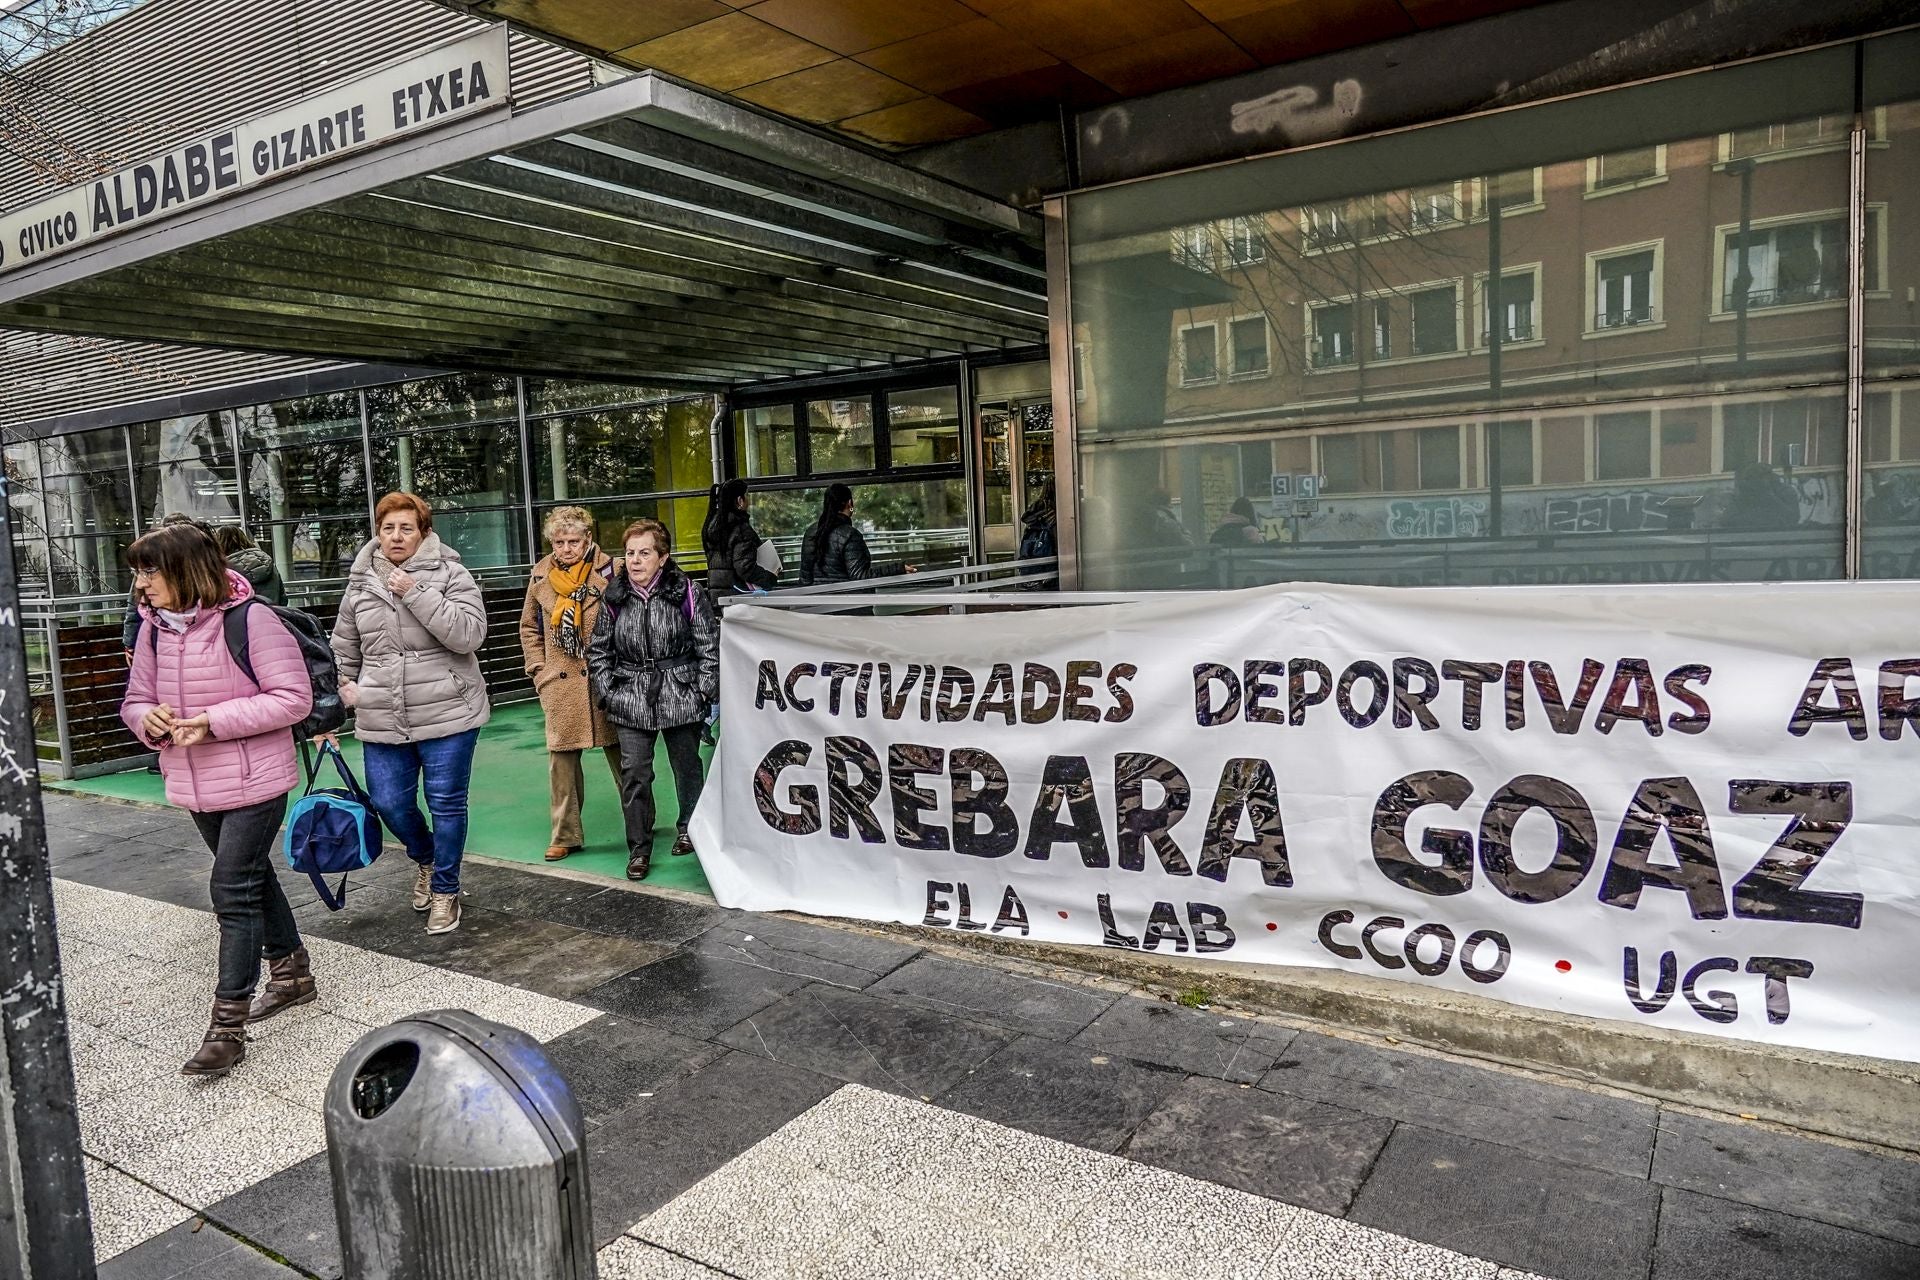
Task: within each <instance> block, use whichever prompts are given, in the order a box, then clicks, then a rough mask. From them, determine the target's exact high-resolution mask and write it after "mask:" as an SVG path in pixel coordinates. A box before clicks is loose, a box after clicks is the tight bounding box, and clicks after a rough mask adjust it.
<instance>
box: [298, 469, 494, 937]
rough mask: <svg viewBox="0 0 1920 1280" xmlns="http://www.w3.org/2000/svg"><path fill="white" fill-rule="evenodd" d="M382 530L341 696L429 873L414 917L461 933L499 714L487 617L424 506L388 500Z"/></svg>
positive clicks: (390, 821) (390, 807)
mask: <svg viewBox="0 0 1920 1280" xmlns="http://www.w3.org/2000/svg"><path fill="white" fill-rule="evenodd" d="M373 529H374V534H373V541H371V542H369V543H368V544H367V545H366V546H364V547H362V548H361V549H360V554H359V555H357V556H355V557H354V559H353V568H352V569H351V570H350V571H349V573H348V577H347V591H346V594H345V595H344V596H342V597H341V600H340V616H339V618H338V620H337V621H336V622H335V623H334V626H333V656H334V657H335V658H337V659H338V660H339V662H340V695H341V697H342V699H344V700H345V701H346V703H347V705H348V706H351V707H352V708H353V709H354V736H356V737H358V738H359V739H360V745H361V758H362V760H363V761H364V762H365V768H366V775H367V794H368V795H369V796H370V797H371V798H372V800H373V806H374V808H376V809H378V810H379V811H380V818H381V820H382V821H383V822H385V823H386V824H387V830H389V831H391V832H393V834H394V835H395V836H396V837H398V839H399V841H400V843H401V844H403V845H405V846H406V847H407V856H408V857H410V858H412V859H413V860H414V861H415V862H416V863H418V864H419V865H420V870H419V874H418V875H417V876H415V878H414V882H413V909H414V910H415V911H424V912H426V913H427V932H428V933H448V932H451V931H452V930H454V929H456V928H458V927H459V926H460V859H461V855H462V854H464V853H465V852H466V847H467V784H468V782H469V781H470V780H471V778H472V776H473V748H474V745H475V743H477V742H478V741H479V739H480V726H481V725H483V724H485V723H486V722H487V719H488V717H489V716H491V715H492V714H493V713H492V710H491V708H490V707H489V706H488V703H487V683H486V680H485V679H484V678H483V677H482V676H481V674H480V660H479V658H478V657H476V656H475V655H476V654H477V653H478V652H479V649H480V645H481V643H482V642H484V641H485V640H486V638H487V608H486V603H485V601H484V600H482V599H481V596H480V584H479V583H477V582H475V581H474V580H473V575H472V574H471V573H468V572H467V568H466V566H465V565H463V564H461V563H460V553H459V552H457V551H455V550H454V549H453V548H452V547H449V546H447V545H446V544H445V543H443V542H441V541H440V539H439V537H438V536H436V535H435V533H434V532H433V508H432V507H429V506H428V505H427V504H426V503H425V502H423V501H421V500H420V498H418V497H417V496H415V495H414V494H411V493H390V494H388V495H387V496H386V497H384V498H382V499H380V505H379V506H377V507H375V508H374V517H373ZM421 790H424V791H425V792H426V796H427V812H428V813H431V814H432V815H433V825H432V826H431V827H429V826H428V825H427V819H426V818H425V817H424V816H422V814H421V812H420V805H419V801H418V798H417V793H418V792H419V791H421Z"/></svg>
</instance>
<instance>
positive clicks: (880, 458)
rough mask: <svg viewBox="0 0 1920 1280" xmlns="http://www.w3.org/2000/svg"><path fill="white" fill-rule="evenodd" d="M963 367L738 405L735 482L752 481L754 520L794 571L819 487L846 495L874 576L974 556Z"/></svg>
mask: <svg viewBox="0 0 1920 1280" xmlns="http://www.w3.org/2000/svg"><path fill="white" fill-rule="evenodd" d="M960 403H961V401H960V384H959V374H958V370H953V371H951V372H945V373H940V372H935V371H929V372H927V373H925V374H922V375H921V376H919V377H917V378H915V379H913V380H911V381H901V380H898V379H895V380H893V381H890V382H889V383H887V384H885V385H881V386H877V387H876V386H872V385H870V384H869V385H866V386H861V387H858V388H847V389H836V390H833V391H829V392H820V391H813V392H795V393H791V394H785V393H783V394H780V395H778V396H777V397H775V396H768V395H763V394H757V395H754V396H752V397H742V399H741V401H740V403H739V405H738V406H737V407H736V409H735V411H734V415H733V435H732V439H731V441H729V447H730V449H731V451H732V457H731V466H730V474H734V475H744V476H748V477H750V478H753V479H754V480H755V481H757V483H756V484H755V485H754V496H753V522H754V527H755V528H756V529H758V530H759V531H760V533H761V534H762V535H764V536H766V537H768V538H771V539H773V541H774V544H775V546H776V547H777V548H778V549H779V551H780V555H781V559H782V561H783V562H784V563H785V565H786V567H787V569H788V570H789V571H790V572H791V573H795V574H797V572H798V568H799V558H800V546H801V542H802V539H803V538H804V537H805V535H806V531H807V529H808V528H810V527H811V526H812V525H813V523H814V521H816V520H818V519H819V518H820V510H821V507H822V505H823V502H824V499H825V493H826V488H827V486H828V485H829V484H832V483H834V482H836V481H838V482H840V483H842V484H845V485H847V486H848V487H849V488H851V489H852V490H853V501H854V509H853V518H854V522H855V523H856V524H858V525H859V526H860V527H861V529H862V531H863V532H864V534H865V536H866V539H867V546H868V549H869V550H870V551H871V552H872V554H873V561H874V572H875V574H886V573H894V572H899V571H900V570H901V569H903V568H905V567H906V566H908V565H911V566H913V567H914V568H927V567H934V568H939V567H945V566H949V565H957V564H962V563H965V562H966V561H967V559H968V556H969V554H970V548H971V539H972V535H971V531H970V522H969V518H968V496H967V485H966V463H965V460H964V459H963V457H962V450H963V448H964V447H965V441H966V439H967V433H965V432H963V431H962V430H961V408H960Z"/></svg>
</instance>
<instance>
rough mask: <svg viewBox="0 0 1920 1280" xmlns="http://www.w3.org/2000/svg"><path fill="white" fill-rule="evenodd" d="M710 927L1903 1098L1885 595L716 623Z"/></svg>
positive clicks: (1536, 594) (1906, 949) (1682, 592)
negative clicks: (1486, 1012) (1546, 1017)
mask: <svg viewBox="0 0 1920 1280" xmlns="http://www.w3.org/2000/svg"><path fill="white" fill-rule="evenodd" d="M721 637H722V639H721V643H722V655H721V666H722V679H721V688H722V690H723V693H722V698H723V703H722V706H723V721H722V723H723V724H724V725H725V732H724V733H723V734H722V735H721V740H720V748H719V751H718V753H717V755H716V756H715V759H714V765H713V773H712V780H711V781H710V782H709V784H708V787H707V790H706V793H705V796H704V798H703V799H702V802H701V806H700V809H699V811H698V813H697V814H696V815H695V818H694V823H693V835H694V839H695V842H696V844H697V845H698V848H699V850H700V859H701V863H702V865H703V866H704V867H705V869H706V874H707V878H708V880H709V882H710V883H711V884H712V886H713V889H714V892H715V894H716V896H717V897H718V898H719V900H720V902H721V903H722V905H725V906H729V907H742V908H747V909H750V910H758V911H776V910H795V911H805V912H811V913H814V914H817V915H829V916H849V917H854V918H859V919H869V920H889V921H903V922H909V923H914V924H925V925H928V926H933V927H939V928H949V929H956V930H962V931H970V932H978V933H982V934H986V935H989V936H997V937H1001V938H1026V939H1031V940H1034V941H1043V942H1055V943H1073V944H1081V945H1085V946H1096V947H1097V946H1105V947H1111V948H1117V949H1125V950H1128V951H1132V952H1137V953H1144V954H1146V955H1152V956H1158V957H1161V958H1168V957H1175V956H1188V957H1193V956H1199V957H1203V958H1205V959H1208V960H1215V961H1250V962H1261V963H1269V964H1287V965H1304V966H1314V967H1321V968H1333V969H1340V970H1343V971H1345V972H1348V973H1354V974H1363V975H1367V976H1370V977H1378V978H1387V979H1391V980H1394V981H1400V982H1410V983H1416V984H1420V985H1423V986H1426V987H1429V988H1432V989H1433V990H1434V991H1435V992H1436V993H1445V992H1467V993H1472V994H1475V995H1483V996H1489V997H1493V998H1496V999H1501V1000H1505V1001H1509V1002H1511V1003H1514V1004H1518V1005H1527V1006H1533V1007H1537V1008H1543V1009H1553V1010H1559V1011H1563V1012H1568V1013H1575V1014H1583V1015H1588V1016H1592V1017H1601V1018H1615V1019H1623V1020H1627V1021H1632V1022H1636V1023H1639V1024H1641V1025H1645V1026H1652V1027H1662V1028H1666V1029H1670V1030H1677V1031H1692V1032H1701V1033H1706V1034H1710V1035H1717V1036H1730V1037H1737V1038H1742V1039H1747V1040H1753V1041H1759V1042H1766V1043H1771V1044H1779V1045H1798V1046H1804V1047H1808V1048H1814V1049H1824V1050H1834V1051H1839V1052H1845V1053H1855V1054H1865V1055H1869V1056H1873V1057H1881V1058H1897V1059H1902V1060H1905V1061H1920V986H1917V985H1916V984H1915V983H1914V982H1913V981H1912V980H1911V979H1912V969H1913V955H1914V939H1915V938H1916V937H1920V876H1916V875H1915V874H1914V869H1915V865H1916V855H1915V850H1916V849H1920V806H1916V805H1915V804H1914V803H1913V794H1914V784H1913V769H1914V755H1915V752H1916V750H1920V603H1916V599H1915V595H1914V592H1913V590H1912V586H1911V584H1886V585H1879V584H1868V583H1820V584H1811V583H1809V584H1784V585H1766V586H1760V585H1754V586H1726V585H1718V584H1698V585H1691V586H1684V587H1664V588H1663V587H1648V588H1618V587H1585V588H1554V589H1529V588H1507V589H1479V590H1432V589H1408V590H1391V589H1382V588H1368V587H1335V586H1318V587H1314V588H1311V589H1303V590H1289V589H1283V588H1264V589H1260V590H1254V591H1246V592H1234V593H1227V592H1222V593H1217V594H1214V595H1211V596H1205V595H1183V596H1180V597H1176V598H1163V599H1152V598H1148V599H1144V600H1141V601H1138V602H1134V603H1128V604H1120V605H1110V606H1086V607H1080V608H1062V609H1036V610H1032V611H1030V612H1025V613H997V614H990V615H982V616H974V617H946V616H938V617H893V618H844V617H821V616H807V615H799V614H790V613H787V612H785V611H782V610H776V609H768V608H754V607H747V608H743V609H740V610H738V611H732V610H730V611H729V612H728V617H727V625H726V626H725V627H723V628H721Z"/></svg>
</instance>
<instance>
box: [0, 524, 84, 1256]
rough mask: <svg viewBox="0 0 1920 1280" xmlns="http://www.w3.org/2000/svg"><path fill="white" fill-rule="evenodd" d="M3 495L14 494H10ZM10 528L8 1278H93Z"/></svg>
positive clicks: (4, 846) (4, 916)
mask: <svg viewBox="0 0 1920 1280" xmlns="http://www.w3.org/2000/svg"><path fill="white" fill-rule="evenodd" d="M0 497H4V492H3V487H0ZM6 523H7V525H8V527H7V528H6V529H5V530H4V532H0V1005H4V1006H5V1009H6V1016H5V1017H4V1018H0V1041H4V1044H5V1047H6V1066H5V1071H4V1073H3V1074H0V1275H6V1276H20V1277H22V1280H55V1278H56V1277H59V1278H61V1280H66V1278H68V1277H76V1278H79V1280H88V1278H90V1277H92V1276H93V1275H94V1274H95V1272H94V1266H93V1230H92V1226H91V1224H90V1222H89V1220H88V1217H87V1182H86V1172H85V1167H84V1165H83V1164H82V1161H81V1156H80V1121H79V1118H78V1117H77V1115H76V1114H75V1111H74V1092H75V1090H74V1080H73V1057H72V1053H71V1050H70V1049H69V1047H68V1044H67V1010H66V1003H65V1000H64V998H63V996H62V984H61V981H60V952H59V947H58V944H57V943H56V941H55V939H54V933H53V866H52V863H51V861H50V859H49V858H48V856H47V829H46V822H45V819H44V817H43V816H42V814H41V811H40V790H39V780H38V776H37V775H38V768H37V765H36V760H35V748H34V741H33V707H32V703H31V702H30V701H29V699H28V698H27V654H26V649H25V647H24V646H23V645H22V643H21V639H20V591H19V582H18V580H17V578H16V576H15V570H14V557H13V530H12V527H11V522H6Z"/></svg>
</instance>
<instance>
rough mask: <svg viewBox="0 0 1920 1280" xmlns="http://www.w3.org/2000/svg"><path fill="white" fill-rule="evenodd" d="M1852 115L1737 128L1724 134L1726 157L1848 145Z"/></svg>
mask: <svg viewBox="0 0 1920 1280" xmlns="http://www.w3.org/2000/svg"><path fill="white" fill-rule="evenodd" d="M1852 128H1853V118H1852V117H1851V116H1848V115H1825V116H1813V117H1811V118H1809V119H1806V120H1786V121H1782V122H1780V123H1778V124H1763V125H1757V126H1755V127H1754V128H1751V129H1736V130H1735V131H1734V132H1732V133H1728V134H1722V135H1721V137H1720V158H1721V159H1722V160H1743V159H1748V158H1751V157H1755V156H1769V155H1777V154H1779V153H1781V152H1784V151H1810V150H1815V149H1830V148H1837V147H1844V146H1845V145H1846V144H1847V134H1848V133H1849V132H1851V131H1852Z"/></svg>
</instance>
